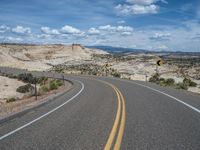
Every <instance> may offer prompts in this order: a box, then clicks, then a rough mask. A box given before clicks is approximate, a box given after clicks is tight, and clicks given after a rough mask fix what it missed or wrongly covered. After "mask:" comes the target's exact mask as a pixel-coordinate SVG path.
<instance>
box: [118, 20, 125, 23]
mask: <svg viewBox="0 0 200 150" xmlns="http://www.w3.org/2000/svg"><path fill="white" fill-rule="evenodd" d="M117 23H118V24H124V23H126V22H125V21H124V20H120V21H118V22H117Z"/></svg>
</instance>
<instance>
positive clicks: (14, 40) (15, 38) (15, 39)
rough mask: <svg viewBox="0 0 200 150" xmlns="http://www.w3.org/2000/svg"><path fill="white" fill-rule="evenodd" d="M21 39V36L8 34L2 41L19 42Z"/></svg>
mask: <svg viewBox="0 0 200 150" xmlns="http://www.w3.org/2000/svg"><path fill="white" fill-rule="evenodd" d="M21 41H23V39H22V38H19V37H11V36H8V37H5V38H4V42H14V43H15V42H21Z"/></svg>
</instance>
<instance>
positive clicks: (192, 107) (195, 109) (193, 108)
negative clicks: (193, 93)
mask: <svg viewBox="0 0 200 150" xmlns="http://www.w3.org/2000/svg"><path fill="white" fill-rule="evenodd" d="M115 80H120V81H124V82H128V83H131V84H136V85H139V86H142V87H145V88H148V89H150V90H152V91H155V92H158V93H160V94H163V95H165V96H168V97H170V98H172V99H174V100H176V101H177V102H179V103H181V104H183V105H185V106H187V107H189V108H190V109H192V110H194V111H196V112H198V113H200V110H199V109H197V108H195V107H194V106H192V105H190V104H187V103H185V102H183V101H181V100H180V99H178V98H176V97H174V96H171V95H169V94H167V93H165V92H162V91H159V90H157V89H154V88H151V87H149V86H146V85H143V84H139V83H137V82H134V81H127V80H122V79H115Z"/></svg>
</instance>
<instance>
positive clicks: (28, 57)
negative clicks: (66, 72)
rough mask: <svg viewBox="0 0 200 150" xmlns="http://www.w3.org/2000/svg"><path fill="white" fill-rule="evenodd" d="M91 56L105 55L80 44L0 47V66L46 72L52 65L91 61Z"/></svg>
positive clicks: (4, 45) (10, 45)
mask: <svg viewBox="0 0 200 150" xmlns="http://www.w3.org/2000/svg"><path fill="white" fill-rule="evenodd" d="M93 54H106V52H104V51H102V50H97V49H89V48H84V47H83V46H82V45H80V44H73V45H70V46H66V45H61V44H57V45H19V44H1V45H0V62H1V63H0V66H7V67H16V68H21V69H28V70H38V71H43V70H48V69H50V68H51V67H52V66H54V65H58V64H63V63H71V62H74V61H87V60H91V58H92V55H93Z"/></svg>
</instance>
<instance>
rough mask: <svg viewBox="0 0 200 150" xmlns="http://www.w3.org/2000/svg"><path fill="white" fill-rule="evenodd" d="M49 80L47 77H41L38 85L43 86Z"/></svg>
mask: <svg viewBox="0 0 200 150" xmlns="http://www.w3.org/2000/svg"><path fill="white" fill-rule="evenodd" d="M47 80H48V78H47V77H40V78H38V79H37V83H38V84H40V85H43V84H45V82H46V81H47Z"/></svg>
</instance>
